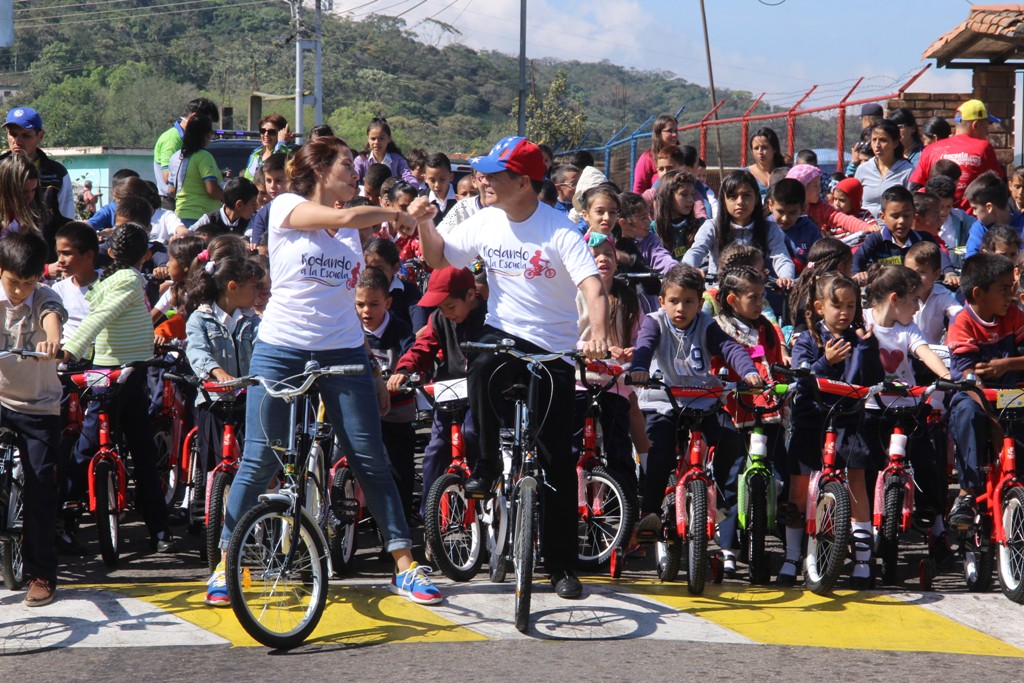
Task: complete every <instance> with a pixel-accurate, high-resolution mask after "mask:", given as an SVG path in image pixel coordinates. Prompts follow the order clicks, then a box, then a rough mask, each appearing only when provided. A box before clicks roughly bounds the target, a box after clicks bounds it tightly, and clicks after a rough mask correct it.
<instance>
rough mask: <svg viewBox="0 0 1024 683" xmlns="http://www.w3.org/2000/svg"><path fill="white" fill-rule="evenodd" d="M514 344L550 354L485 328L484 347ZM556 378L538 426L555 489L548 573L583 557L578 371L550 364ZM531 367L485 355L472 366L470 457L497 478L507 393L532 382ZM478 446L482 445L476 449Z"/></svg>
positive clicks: (547, 535)
mask: <svg viewBox="0 0 1024 683" xmlns="http://www.w3.org/2000/svg"><path fill="white" fill-rule="evenodd" d="M502 339H512V340H514V341H515V343H516V348H517V349H519V350H520V351H524V352H526V353H547V351H546V350H545V349H541V348H540V347H538V346H536V345H534V344H531V343H529V342H527V341H524V340H522V339H518V338H516V337H514V336H512V335H510V334H507V333H505V332H501V331H500V330H496V329H494V328H493V327H489V326H488V327H484V330H483V334H482V335H481V337H480V342H481V343H485V344H493V343H495V342H498V341H500V340H502ZM544 366H545V367H546V368H547V370H548V372H549V373H550V379H549V378H548V376H547V374H544V375H543V379H541V380H540V392H539V394H540V397H539V398H540V400H539V401H538V405H537V406H536V408H537V414H536V415H535V416H534V419H533V421H532V424H533V426H534V427H537V426H540V433H539V439H538V442H539V445H540V448H539V456H540V461H541V467H543V469H544V473H545V475H546V477H547V483H548V484H549V486H545V487H542V489H541V490H542V491H543V493H542V495H543V501H544V519H543V543H542V548H541V550H542V552H543V555H544V564H545V568H546V569H547V570H548V571H549V572H552V573H554V572H559V571H562V570H568V569H574V568H575V567H576V559H577V555H578V546H579V541H578V539H577V536H576V534H577V518H578V513H577V509H576V502H577V498H576V461H575V460H574V459H573V455H572V424H573V407H574V403H575V401H574V399H575V396H574V394H575V385H574V381H573V377H574V373H575V366H574V365H571V364H570V363H567V362H566V361H565V360H563V359H561V358H559V359H557V360H554V361H551V362H549V363H545V364H544ZM525 369H526V363H524V362H523V361H520V360H516V359H513V358H512V357H511V356H507V355H504V354H496V353H489V352H488V353H480V354H477V355H476V356H474V357H473V358H472V359H471V360H470V363H469V386H468V390H469V405H470V410H471V411H472V412H473V416H474V419H475V420H476V426H477V433H476V434H475V435H473V434H466V435H465V436H466V439H467V446H468V447H469V449H470V451H471V452H473V451H475V452H477V453H480V461H481V463H486V465H485V466H486V467H487V468H488V469H489V470H490V472H491V473H495V474H496V473H498V472H500V471H501V467H502V465H501V457H500V455H499V450H498V445H499V441H498V439H499V429H500V416H499V413H498V411H499V410H502V404H503V401H504V399H503V398H502V392H503V391H504V390H506V389H508V387H510V386H512V385H513V384H515V383H516V382H517V381H523V382H524V383H526V382H528V381H529V375H528V374H527V373H526V371H525ZM473 440H476V441H477V442H476V443H473Z"/></svg>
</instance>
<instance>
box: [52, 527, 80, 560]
mask: <svg viewBox="0 0 1024 683" xmlns="http://www.w3.org/2000/svg"><path fill="white" fill-rule="evenodd" d="M53 545H54V547H55V548H56V549H57V553H59V554H60V555H85V554H86V553H87V552H88V551H87V550H86V548H85V546H83V545H82V544H81V543H79V542H78V539H76V538H75V537H74V535H72V534H69V533H68V532H66V531H65V532H63V533H58V534H57V536H56V537H54V539H53Z"/></svg>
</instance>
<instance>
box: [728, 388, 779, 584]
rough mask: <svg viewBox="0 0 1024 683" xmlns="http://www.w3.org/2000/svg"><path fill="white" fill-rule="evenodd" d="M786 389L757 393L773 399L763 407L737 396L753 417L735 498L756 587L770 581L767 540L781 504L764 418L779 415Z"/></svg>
mask: <svg viewBox="0 0 1024 683" xmlns="http://www.w3.org/2000/svg"><path fill="white" fill-rule="evenodd" d="M786 390H787V387H786V386H785V385H780V384H773V385H770V386H768V387H766V389H765V390H764V391H763V392H757V394H756V395H757V396H763V397H770V398H766V400H765V402H764V403H762V404H760V405H758V404H756V403H754V404H748V403H746V402H745V401H744V400H743V397H744V396H746V395H748V394H750V393H752V392H743V391H741V392H737V393H736V401H737V404H738V405H739V407H740V408H742V409H743V410H745V411H747V412H748V413H750V414H751V415H753V416H754V426H753V427H752V428H751V430H750V441H749V445H748V447H747V458H746V463H745V464H744V467H743V470H742V471H741V472H740V476H739V479H738V481H737V483H736V486H737V488H736V496H737V511H738V515H737V516H738V520H739V524H740V530H741V531H742V532H743V541H744V549H745V551H746V555H747V564H748V567H749V569H750V576H749V580H750V583H751V584H755V585H756V584H766V583H768V582H769V581H770V580H771V561H770V559H771V558H770V557H769V556H768V552H767V550H766V548H765V539H766V538H767V537H768V533H769V530H770V529H774V528H775V514H776V508H777V503H778V483H777V481H776V479H775V472H774V470H773V468H772V463H771V462H770V461H769V459H768V437H767V436H766V435H765V432H764V418H765V417H767V416H769V415H772V414H777V413H778V412H779V410H780V409H781V407H782V406H781V404H782V400H783V396H784V395H785V391H786ZM780 391H781V394H780V393H779V392H780Z"/></svg>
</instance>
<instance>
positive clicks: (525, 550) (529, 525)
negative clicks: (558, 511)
mask: <svg viewBox="0 0 1024 683" xmlns="http://www.w3.org/2000/svg"><path fill="white" fill-rule="evenodd" d="M536 495H537V491H536V490H535V489H534V488H532V487H530V486H519V488H518V493H517V497H518V499H519V500H518V501H516V527H515V534H514V538H513V545H512V567H513V569H514V570H515V574H516V601H515V617H516V629H517V630H518V631H519V632H520V633H526V631H527V630H528V629H529V628H530V602H531V600H530V599H531V597H532V595H533V564H534V559H535V550H536V543H535V538H536V534H537V528H536V525H537V510H536V505H537V501H536Z"/></svg>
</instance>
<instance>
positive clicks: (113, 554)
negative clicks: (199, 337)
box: [70, 356, 166, 566]
mask: <svg viewBox="0 0 1024 683" xmlns="http://www.w3.org/2000/svg"><path fill="white" fill-rule="evenodd" d="M165 362H166V361H164V359H163V358H162V357H160V356H153V357H151V358H148V359H146V360H143V361H133V362H131V363H126V364H124V365H122V366H121V367H119V368H115V369H113V370H86V371H84V372H79V373H72V374H71V376H70V381H71V383H73V384H74V385H75V386H76V387H77V388H78V391H79V392H81V394H88V393H92V396H91V397H90V398H89V400H91V401H96V402H97V403H98V415H97V421H98V424H99V448H98V449H97V451H96V453H95V454H94V455H93V456H92V459H91V460H90V461H89V469H88V482H89V499H88V508H89V512H91V513H92V514H93V517H94V518H95V520H96V529H97V535H98V538H99V544H100V555H101V556H102V557H103V562H104V563H106V564H107V565H108V566H113V565H115V564H117V562H118V560H119V559H120V524H121V516H122V514H123V513H124V512H125V511H126V510H127V509H128V470H127V468H126V467H125V465H124V457H123V455H122V454H123V453H124V452H126V450H127V449H126V447H125V445H124V443H123V441H122V434H121V431H120V430H119V429H117V425H116V422H115V421H114V420H112V419H111V415H110V414H109V413H108V412H107V406H108V405H109V404H110V403H111V402H112V401H113V400H114V398H116V396H117V394H118V388H119V387H120V386H121V385H122V384H123V383H124V382H125V381H126V380H127V379H128V377H129V376H131V374H132V372H134V371H135V370H141V369H143V368H148V367H159V366H160V365H162V364H164V363H165ZM95 389H108V390H109V391H106V392H104V393H102V394H97V393H94V390H95Z"/></svg>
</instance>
